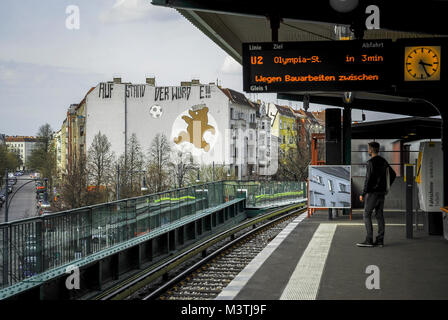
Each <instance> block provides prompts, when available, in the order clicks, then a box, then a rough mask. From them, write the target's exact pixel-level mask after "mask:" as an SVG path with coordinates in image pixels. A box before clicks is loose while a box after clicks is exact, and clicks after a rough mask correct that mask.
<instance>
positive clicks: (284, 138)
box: [283, 136, 286, 144]
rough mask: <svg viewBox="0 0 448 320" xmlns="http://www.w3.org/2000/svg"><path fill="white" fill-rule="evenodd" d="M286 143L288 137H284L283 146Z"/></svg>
mask: <svg viewBox="0 0 448 320" xmlns="http://www.w3.org/2000/svg"><path fill="white" fill-rule="evenodd" d="M285 143H286V136H283V144H285Z"/></svg>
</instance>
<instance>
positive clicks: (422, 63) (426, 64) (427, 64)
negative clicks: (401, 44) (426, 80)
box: [419, 60, 432, 67]
mask: <svg viewBox="0 0 448 320" xmlns="http://www.w3.org/2000/svg"><path fill="white" fill-rule="evenodd" d="M419 64H421V65H422V66H423V65H425V66H429V67H432V64H429V63H426V62H423V61H422V60H420V62H419Z"/></svg>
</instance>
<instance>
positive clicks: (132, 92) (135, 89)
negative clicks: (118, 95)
mask: <svg viewBox="0 0 448 320" xmlns="http://www.w3.org/2000/svg"><path fill="white" fill-rule="evenodd" d="M145 88H146V86H145V85H144V84H138V85H126V97H127V98H129V97H131V98H143V97H144V96H145Z"/></svg>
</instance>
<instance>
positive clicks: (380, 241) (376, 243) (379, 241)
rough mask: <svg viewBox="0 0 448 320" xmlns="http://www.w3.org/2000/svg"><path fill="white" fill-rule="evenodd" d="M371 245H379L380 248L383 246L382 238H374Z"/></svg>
mask: <svg viewBox="0 0 448 320" xmlns="http://www.w3.org/2000/svg"><path fill="white" fill-rule="evenodd" d="M373 245H374V246H375V247H380V248H382V247H384V242H383V241H382V240H375V242H374V243H373Z"/></svg>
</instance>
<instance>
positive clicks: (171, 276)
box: [94, 204, 304, 300]
mask: <svg viewBox="0 0 448 320" xmlns="http://www.w3.org/2000/svg"><path fill="white" fill-rule="evenodd" d="M303 210H304V204H299V205H293V206H289V207H286V208H282V209H279V210H275V211H273V212H269V213H266V214H263V215H260V216H257V217H256V218H253V219H250V220H246V221H244V222H243V223H241V224H240V225H238V226H236V227H233V228H231V229H230V230H227V231H225V232H222V233H220V234H218V235H216V236H213V237H212V238H211V239H207V240H205V241H204V242H202V243H200V244H199V245H197V246H195V247H193V248H191V249H188V250H186V251H185V252H182V253H180V254H179V255H177V256H175V257H172V258H170V259H169V260H168V261H166V262H163V263H161V264H160V265H158V266H155V267H150V268H148V269H146V270H143V271H142V272H141V273H139V274H138V275H136V276H134V277H133V278H132V279H128V280H127V281H124V282H123V283H121V284H119V285H117V286H115V287H114V288H111V289H109V290H108V291H107V292H105V293H102V294H101V295H99V296H97V297H96V298H94V299H95V300H122V299H128V300H129V299H130V300H134V299H136V300H151V299H164V300H167V299H175V300H182V299H200V300H204V299H214V298H215V297H216V296H217V295H218V294H219V292H221V290H222V289H223V288H224V287H225V286H226V285H227V284H228V283H229V282H230V281H232V279H233V278H234V277H235V276H236V275H237V274H238V273H239V272H240V271H241V270H242V269H244V267H245V266H246V265H247V264H248V263H249V262H250V261H251V260H252V259H253V258H254V257H255V256H256V255H257V254H258V253H259V252H260V251H261V250H263V248H264V247H265V246H266V245H267V244H268V243H269V242H270V241H271V240H272V239H273V238H274V237H275V236H276V235H277V234H278V233H279V232H281V230H283V228H284V227H285V226H286V225H287V224H288V223H289V220H291V219H293V218H294V217H296V216H297V215H298V214H300V213H301V212H303Z"/></svg>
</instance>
